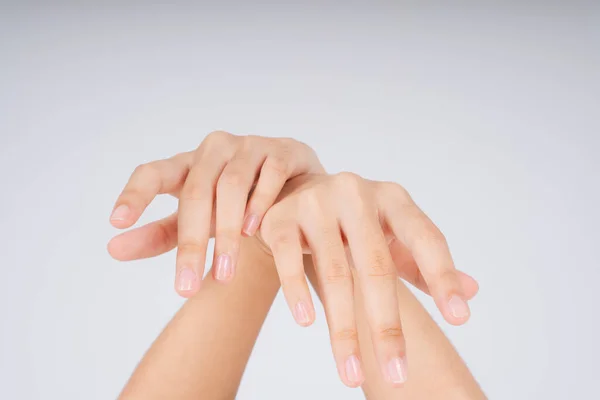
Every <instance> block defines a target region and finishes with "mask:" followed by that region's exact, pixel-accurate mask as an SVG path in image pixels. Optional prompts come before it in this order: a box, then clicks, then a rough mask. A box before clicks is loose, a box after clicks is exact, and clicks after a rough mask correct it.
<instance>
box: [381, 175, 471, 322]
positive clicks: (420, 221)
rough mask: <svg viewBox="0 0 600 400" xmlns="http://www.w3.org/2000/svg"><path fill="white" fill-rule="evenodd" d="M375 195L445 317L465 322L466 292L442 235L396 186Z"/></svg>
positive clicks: (466, 313)
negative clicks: (377, 195) (377, 196)
mask: <svg viewBox="0 0 600 400" xmlns="http://www.w3.org/2000/svg"><path fill="white" fill-rule="evenodd" d="M379 199H380V207H379V209H380V213H381V216H382V218H383V219H384V220H385V223H386V224H387V225H388V226H389V227H390V229H391V230H392V232H393V233H394V235H395V237H396V238H397V239H398V240H399V241H400V242H402V243H403V244H404V245H405V246H406V247H407V248H408V250H409V251H410V253H411V254H412V256H413V258H414V260H415V262H416V263H417V265H418V266H419V270H420V271H421V274H422V275H423V278H424V280H425V282H426V283H427V287H428V288H429V291H430V292H431V295H432V297H433V298H434V300H435V302H436V304H437V307H438V308H439V309H440V311H441V312H442V315H443V316H444V318H445V319H446V321H448V322H449V323H451V324H453V325H461V324H463V323H465V322H466V321H467V320H468V319H469V316H470V311H469V306H468V304H467V302H466V299H467V296H466V295H465V294H464V291H463V288H462V285H461V283H460V279H459V276H458V273H457V270H456V268H455V267H454V262H453V261H452V256H451V254H450V249H449V247H448V243H447V242H446V238H445V237H444V235H443V234H442V233H441V232H440V230H439V229H438V227H437V226H435V224H434V223H433V222H432V221H431V220H430V219H429V218H428V217H427V216H426V215H425V213H423V211H421V210H420V209H419V207H418V206H417V205H416V204H415V203H414V201H413V200H412V199H411V197H410V196H409V195H408V193H406V191H405V190H404V189H402V188H401V187H400V186H398V185H394V184H391V185H390V186H385V187H384V192H383V193H382V195H381V196H380V197H379Z"/></svg>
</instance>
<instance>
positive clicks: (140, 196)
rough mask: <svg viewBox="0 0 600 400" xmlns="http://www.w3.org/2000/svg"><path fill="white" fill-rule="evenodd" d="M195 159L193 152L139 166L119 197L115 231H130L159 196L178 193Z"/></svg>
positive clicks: (112, 219)
mask: <svg viewBox="0 0 600 400" xmlns="http://www.w3.org/2000/svg"><path fill="white" fill-rule="evenodd" d="M192 157H193V156H192V153H191V152H188V153H181V154H178V155H176V156H174V157H171V158H169V159H166V160H158V161H153V162H151V163H147V164H142V165H140V166H139V167H137V168H136V169H135V171H133V174H132V175H131V177H130V178H129V181H128V182H127V184H126V185H125V187H124V188H123V191H122V192H121V194H120V195H119V197H118V198H117V201H116V203H115V206H114V207H113V212H112V214H111V217H110V223H111V224H112V225H113V226H114V227H115V228H120V229H125V228H129V227H130V226H131V225H133V224H135V223H136V222H137V220H138V219H139V218H140V216H141V215H142V213H143V212H144V210H145V209H146V207H148V205H149V204H150V203H151V202H152V200H154V198H155V197H156V196H157V195H159V194H163V193H172V192H176V191H178V190H179V189H180V188H181V186H183V183H184V182H185V178H186V176H187V174H188V172H189V168H190V164H191V162H192Z"/></svg>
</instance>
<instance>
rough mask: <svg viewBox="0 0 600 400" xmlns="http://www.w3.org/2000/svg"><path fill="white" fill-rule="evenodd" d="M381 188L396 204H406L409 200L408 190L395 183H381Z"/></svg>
mask: <svg viewBox="0 0 600 400" xmlns="http://www.w3.org/2000/svg"><path fill="white" fill-rule="evenodd" d="M381 188H382V189H383V191H384V193H385V194H386V195H389V196H390V197H391V198H393V199H394V200H395V201H396V202H401V203H406V202H407V201H409V200H410V199H411V197H410V194H409V193H408V190H406V189H405V188H404V187H403V186H402V185H400V184H398V183H396V182H382V183H381Z"/></svg>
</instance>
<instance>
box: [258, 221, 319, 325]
mask: <svg viewBox="0 0 600 400" xmlns="http://www.w3.org/2000/svg"><path fill="white" fill-rule="evenodd" d="M266 232H267V234H266V236H265V241H266V243H267V244H268V245H269V248H270V249H271V252H272V253H273V258H274V260H275V265H276V268H277V273H278V274H279V279H280V281H281V287H282V290H283V294H284V296H285V299H286V301H287V304H288V306H289V308H290V310H291V311H292V315H293V316H294V319H295V320H296V322H297V323H298V324H299V325H301V326H309V325H311V324H312V323H313V322H314V319H315V311H314V306H313V302H312V296H311V295H310V291H309V289H308V285H307V283H306V277H305V274H304V263H303V255H302V247H301V245H300V233H299V231H298V227H297V226H296V225H295V223H294V222H293V221H286V220H277V221H273V222H272V223H271V224H270V226H269V228H268V229H266Z"/></svg>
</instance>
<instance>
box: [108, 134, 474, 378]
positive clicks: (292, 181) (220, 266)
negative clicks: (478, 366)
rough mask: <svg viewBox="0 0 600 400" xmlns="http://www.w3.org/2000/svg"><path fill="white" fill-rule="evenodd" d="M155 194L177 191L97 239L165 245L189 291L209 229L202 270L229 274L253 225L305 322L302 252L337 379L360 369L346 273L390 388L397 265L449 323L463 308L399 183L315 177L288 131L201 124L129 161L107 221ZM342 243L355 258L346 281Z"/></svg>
mask: <svg viewBox="0 0 600 400" xmlns="http://www.w3.org/2000/svg"><path fill="white" fill-rule="evenodd" d="M269 160H277V161H269ZM313 171H316V172H313ZM286 181H287V182H288V184H286V186H285V188H284V190H283V191H281V189H282V187H284V184H285V182H286ZM253 187H255V188H254V190H252V188H253ZM161 193H169V194H172V195H174V196H178V197H179V199H180V201H179V212H178V214H177V213H176V214H173V215H171V216H169V217H167V218H165V219H163V220H160V221H156V222H154V223H151V224H149V225H146V226H144V227H141V228H137V229H134V230H131V231H129V232H126V233H124V234H122V235H120V236H117V237H116V238H114V239H113V240H111V242H110V243H109V252H110V253H111V254H112V255H113V257H115V258H116V259H120V260H132V259H139V258H144V257H151V256H155V255H158V254H162V253H164V252H166V251H169V250H171V249H173V248H174V247H176V246H177V247H178V256H177V270H178V273H177V277H178V278H177V284H176V287H177V289H178V290H179V293H180V294H184V295H186V296H190V295H191V294H192V293H196V292H197V291H198V289H199V283H200V280H199V279H198V276H201V274H202V271H203V268H204V265H203V264H204V258H205V253H206V246H207V244H208V239H209V237H211V235H212V234H214V235H215V237H216V244H215V255H216V258H215V260H214V262H213V269H212V271H213V278H214V279H216V280H218V281H221V282H229V283H231V281H232V280H233V271H234V265H235V264H237V259H238V253H239V241H240V238H241V236H242V233H245V234H246V235H247V236H252V235H253V234H254V233H256V232H257V231H259V235H258V236H259V238H262V239H261V242H262V243H263V244H264V245H265V248H266V250H267V251H268V252H269V253H272V254H273V255H274V258H275V262H276V266H277V270H278V272H279V276H280V280H281V283H282V286H283V291H284V294H285V296H286V299H287V301H288V304H289V306H290V309H291V310H292V313H293V315H294V318H295V319H296V321H297V322H298V323H299V324H300V325H303V326H307V325H310V324H311V323H312V321H313V320H314V307H313V303H312V299H311V296H310V293H309V291H308V286H307V283H306V279H305V278H304V266H303V262H302V254H303V253H310V254H312V257H313V258H314V260H315V265H316V270H317V271H318V274H319V277H320V280H321V282H323V283H322V287H323V300H324V304H325V310H326V315H327V320H328V324H329V328H330V334H331V339H332V340H331V341H332V347H333V352H334V357H335V359H336V363H337V365H338V370H339V371H340V377H341V379H342V381H343V382H344V383H345V384H346V385H348V386H351V387H356V386H358V385H360V383H361V381H360V376H348V375H347V374H346V373H345V372H344V371H346V368H345V366H346V365H348V363H350V364H352V365H353V366H354V368H355V370H356V371H360V369H361V367H360V357H359V343H358V340H357V335H356V331H357V329H356V318H355V312H354V306H353V300H352V299H353V287H354V283H355V282H357V283H358V285H360V286H361V290H362V291H363V292H364V297H365V305H366V311H367V316H368V323H369V327H370V328H371V337H372V344H373V347H374V349H375V353H376V355H377V359H378V361H379V364H380V370H381V373H382V375H383V376H384V377H385V378H386V380H387V381H388V382H389V383H391V384H393V385H396V386H399V385H402V384H403V383H404V381H405V380H406V376H407V372H406V368H407V367H406V364H407V363H406V357H405V343H404V338H403V334H402V326H401V321H400V318H399V316H398V314H399V312H398V306H397V297H396V296H397V295H396V292H395V286H394V285H395V280H396V276H397V274H399V275H400V276H402V277H404V278H405V279H407V280H408V281H409V282H411V283H413V284H414V285H415V286H417V287H419V288H420V289H422V290H425V291H426V292H427V293H430V294H431V295H432V296H433V297H434V299H435V301H436V304H437V306H438V308H439V309H440V310H441V311H442V314H443V315H444V317H445V318H446V320H447V321H448V322H450V323H452V324H455V325H459V324H462V323H464V322H466V320H467V319H468V317H469V308H468V305H467V303H466V301H467V300H468V299H469V294H468V293H467V291H466V290H465V289H466V288H467V289H468V288H469V287H472V286H473V285H475V286H476V283H475V282H474V280H473V279H472V278H470V277H469V276H467V275H465V274H463V273H461V272H459V271H457V270H456V269H455V267H454V264H453V262H452V257H451V255H450V252H449V250H448V245H447V243H446V240H445V238H444V236H443V235H442V234H441V232H440V231H439V229H438V228H437V227H436V226H435V225H434V224H433V223H432V222H431V220H429V218H427V216H426V215H425V214H424V213H423V212H422V211H421V210H420V209H419V208H418V207H417V206H416V205H415V203H414V202H413V201H412V199H411V198H410V196H409V195H408V193H407V192H406V190H404V189H403V188H402V187H401V186H399V185H397V184H392V183H386V182H372V181H367V180H364V179H362V178H360V177H359V176H357V175H354V174H350V173H342V174H337V175H326V174H325V173H324V170H323V168H322V166H321V165H320V163H319V162H318V159H317V158H316V156H315V155H314V152H313V151H312V150H311V149H310V148H309V147H308V146H306V145H305V144H302V143H300V142H297V141H294V140H293V139H268V138H260V137H256V136H248V137H241V136H234V135H231V134H228V133H224V132H216V133H213V134H210V135H209V136H208V137H207V138H206V139H205V140H204V141H203V142H202V144H201V145H200V147H199V148H198V149H197V150H196V151H194V152H191V153H182V154H180V155H177V156H175V157H173V158H171V159H168V160H160V161H155V162H153V163H150V164H145V165H143V166H140V167H138V168H137V169H136V171H135V172H134V173H133V175H132V177H131V178H130V180H129V182H128V184H127V185H126V187H125V188H124V190H123V192H122V194H121V196H119V199H118V200H117V203H116V205H115V208H114V210H113V214H112V217H111V222H112V223H113V225H114V226H116V227H119V228H126V227H130V226H131V225H133V224H134V223H135V222H136V221H137V219H138V218H139V216H140V215H141V213H142V212H143V210H144V209H145V208H146V207H147V206H148V204H149V203H150V202H151V201H152V199H153V198H154V197H155V196H156V195H157V194H161ZM278 196H279V197H278ZM248 197H250V200H249V201H248V202H247V201H246V200H247V199H248ZM274 203H276V204H275V205H274V206H273V204H274ZM123 210H126V211H125V212H124V211H123ZM254 217H256V218H254ZM257 220H258V221H260V222H256V221H257ZM206 221H211V223H210V224H207V223H206ZM244 221H246V222H244ZM249 221H250V222H251V223H249ZM393 238H396V239H397V241H398V242H399V243H400V245H399V246H401V247H400V248H401V249H402V251H404V252H406V253H407V254H410V257H409V258H408V259H409V262H406V263H403V264H402V266H401V269H400V270H398V269H397V268H395V266H394V263H393V262H392V254H391V252H390V250H389V248H388V242H389V241H390V240H392V239H393ZM346 247H348V248H349V249H350V253H351V255H352V257H353V258H354V259H355V260H356V265H357V268H356V279H354V277H353V275H352V272H351V269H350V267H349V261H348V258H347V257H346V254H345V250H346ZM190 271H193V272H190ZM188 278H189V279H188ZM359 375H360V374H359Z"/></svg>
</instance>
